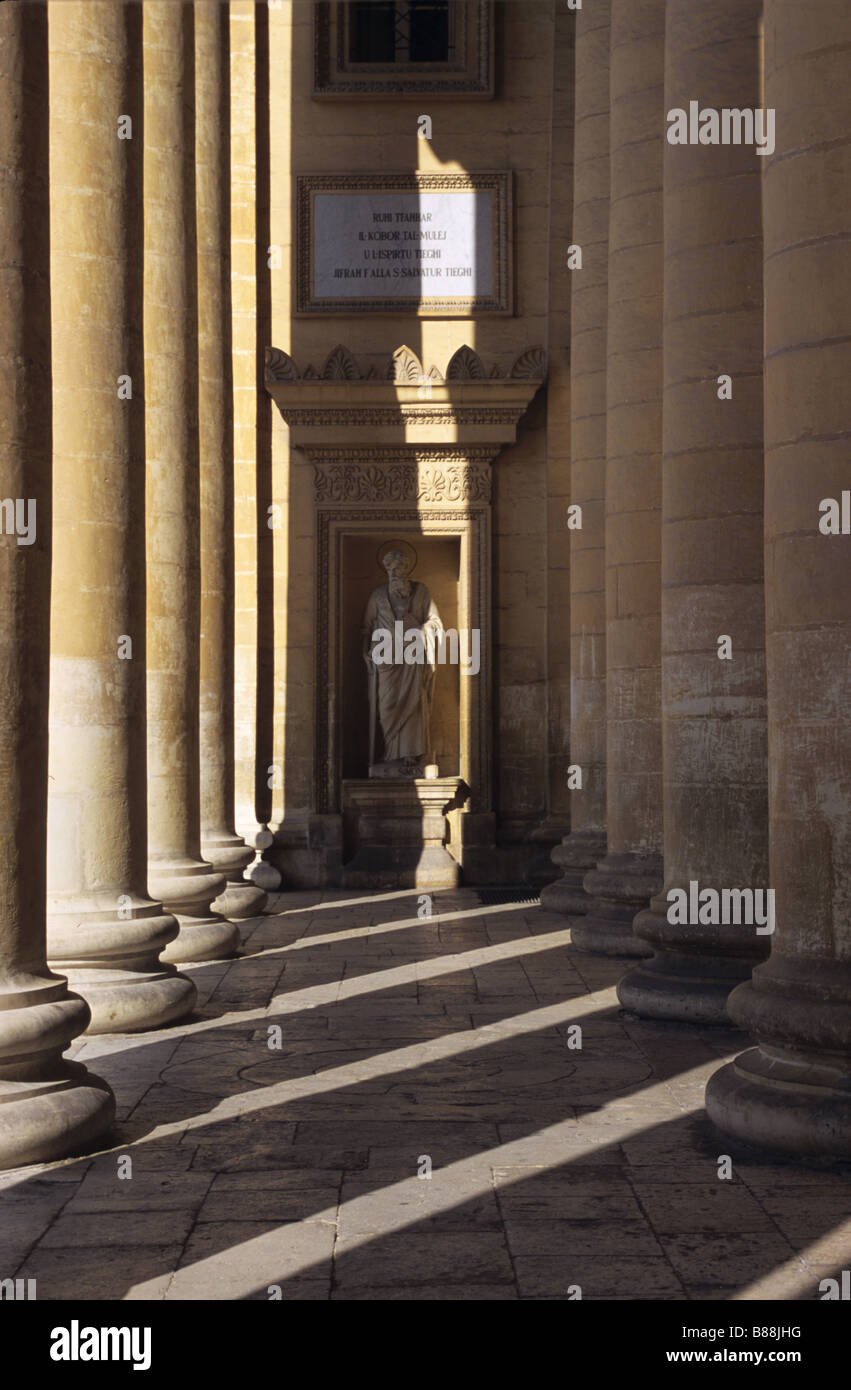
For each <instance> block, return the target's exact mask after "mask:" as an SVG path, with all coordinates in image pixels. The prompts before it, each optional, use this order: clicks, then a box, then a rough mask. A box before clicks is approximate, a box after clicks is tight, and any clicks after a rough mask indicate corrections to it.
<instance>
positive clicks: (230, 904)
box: [212, 878, 269, 922]
mask: <svg viewBox="0 0 851 1390" xmlns="http://www.w3.org/2000/svg"><path fill="white" fill-rule="evenodd" d="M268 901H269V894H268V893H267V892H266V891H265V889H263V888H258V886H257V884H256V883H246V881H245V879H244V878H239V879H237V880H236V881H235V882H230V881H228V882H227V883H226V884H225V891H224V892H223V893H220V894H219V896H218V897H217V898H216V899H214V901H213V904H212V908H213V911H214V912H220V913H221V914H222V916H223V917H228V918H230V920H231V921H232V922H243V921H245V919H246V918H247V917H259V916H260V915H261V913H262V911H263V909H264V907H265V906H266V904H267V902H268Z"/></svg>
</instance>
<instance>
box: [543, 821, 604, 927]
mask: <svg viewBox="0 0 851 1390" xmlns="http://www.w3.org/2000/svg"><path fill="white" fill-rule="evenodd" d="M605 853H606V839H605V836H604V835H601V834H600V833H599V831H595V830H576V831H571V833H570V834H569V835H568V836H567V837H566V838H565V839H564V840H562V842H561V844H560V845H556V847H555V849H554V850H553V851H552V854H551V856H550V857H551V859H552V861H553V863H554V864H557V865H558V866H559V868H561V869H563V870H564V873H563V874H562V876H561V878H557V879H556V881H555V883H548V884H547V886H546V887H545V888H542V889H541V906H542V907H544V908H546V910H547V912H560V913H562V914H563V915H564V916H566V917H584V915H585V913H586V912H587V911H588V909H589V908H590V906H591V899H590V898H589V896H588V894H587V893H586V892H585V889H584V888H583V887H582V880H583V879H584V877H585V875H586V874H587V873H588V871H589V869H593V868H594V867H595V865H596V864H597V862H598V861H599V860H600V859H602V857H603V855H604V854H605Z"/></svg>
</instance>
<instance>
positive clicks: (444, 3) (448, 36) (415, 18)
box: [348, 0, 455, 65]
mask: <svg viewBox="0 0 851 1390" xmlns="http://www.w3.org/2000/svg"><path fill="white" fill-rule="evenodd" d="M348 19H349V61H350V62H352V63H399V64H402V65H404V64H406V63H446V62H449V61H450V60H451V59H453V58H454V56H455V39H454V30H455V24H454V6H453V4H452V3H451V2H450V0H351V4H350V6H349V15H348Z"/></svg>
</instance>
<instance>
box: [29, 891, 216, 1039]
mask: <svg viewBox="0 0 851 1390" xmlns="http://www.w3.org/2000/svg"><path fill="white" fill-rule="evenodd" d="M128 897H129V895H128ZM128 913H129V914H130V915H128V916H127V917H126V918H125V917H116V916H115V915H114V914H112V913H110V914H109V915H107V914H105V913H103V912H98V910H97V908H96V906H94V905H93V904H92V903H87V904H85V905H83V906H82V907H81V910H80V911H79V912H77V913H70V912H69V910H68V904H67V903H63V904H62V910H61V912H59V911H57V912H55V913H51V914H50V915H49V916H48V923H47V941H48V959H49V962H50V965H51V967H52V968H53V969H55V970H58V971H59V972H60V973H61V974H62V975H65V976H67V978H68V983H69V987H70V988H71V990H72V991H73V992H74V993H76V994H79V995H80V996H81V997H82V998H83V999H85V1001H86V1003H87V1004H88V1006H89V1009H90V1010H91V1022H90V1024H89V1026H88V1029H87V1030H86V1031H87V1032H88V1033H138V1032H141V1031H142V1030H143V1029H146V1028H164V1027H166V1025H167V1024H169V1023H174V1022H176V1021H177V1020H178V1019H181V1018H185V1017H186V1015H187V1014H190V1013H191V1012H192V1010H193V1009H194V1007H195V1002H196V1000H197V997H198V992H197V990H196V988H195V986H194V984H193V983H192V981H191V980H188V979H186V978H185V977H184V976H183V975H179V974H178V973H177V971H176V970H175V969H174V967H173V966H171V965H167V964H164V963H163V960H161V959H160V958H159V953H160V951H163V950H164V949H165V948H166V947H167V945H168V943H169V942H170V941H172V940H173V939H174V938H175V937H176V936H177V922H176V920H175V918H174V917H173V916H171V914H170V913H165V912H162V911H161V910H159V904H154V903H151V904H150V907H148V905H147V904H144V903H143V904H141V905H140V904H139V903H138V902H137V903H135V904H133V905H132V906H129V907H128Z"/></svg>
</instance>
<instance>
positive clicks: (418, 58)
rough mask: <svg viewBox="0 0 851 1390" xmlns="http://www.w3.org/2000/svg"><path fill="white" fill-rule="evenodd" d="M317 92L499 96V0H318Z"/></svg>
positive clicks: (316, 37) (333, 94)
mask: <svg viewBox="0 0 851 1390" xmlns="http://www.w3.org/2000/svg"><path fill="white" fill-rule="evenodd" d="M314 16H315V19H314V38H315V64H314V85H313V94H314V96H319V97H322V96H329V97H349V96H356V95H357V94H358V93H363V94H364V95H369V96H373V97H376V96H390V97H395V98H396V99H398V98H400V97H401V98H404V97H407V96H410V97H415V96H417V95H418V94H419V93H423V92H427V93H429V94H430V95H432V96H454V95H467V96H478V97H492V96H493V0H315V3H314Z"/></svg>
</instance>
